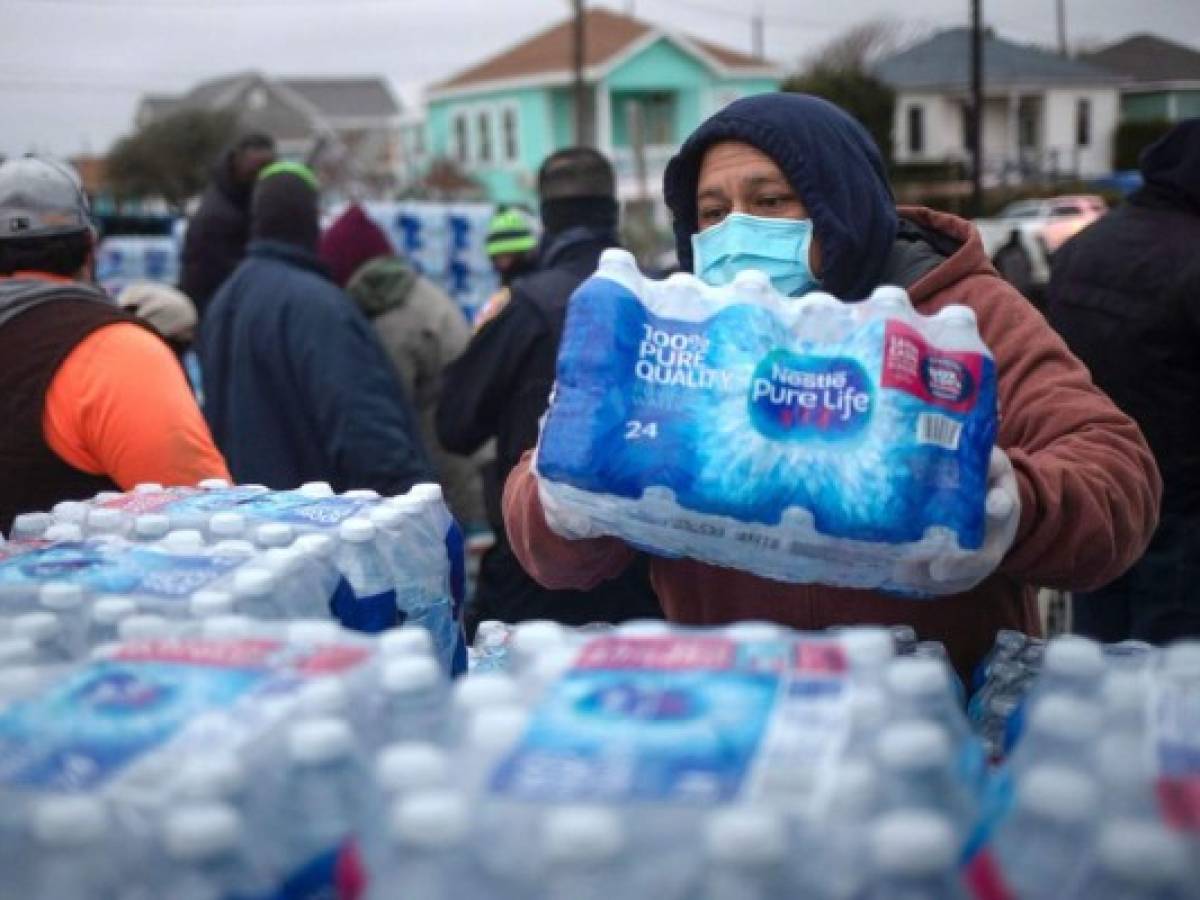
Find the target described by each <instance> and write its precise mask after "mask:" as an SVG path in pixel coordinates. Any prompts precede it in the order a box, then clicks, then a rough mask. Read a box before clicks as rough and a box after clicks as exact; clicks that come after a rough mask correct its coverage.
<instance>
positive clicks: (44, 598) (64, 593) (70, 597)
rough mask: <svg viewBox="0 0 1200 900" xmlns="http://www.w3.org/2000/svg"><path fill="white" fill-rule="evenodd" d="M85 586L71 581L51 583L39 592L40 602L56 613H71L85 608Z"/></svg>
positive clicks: (43, 586)
mask: <svg viewBox="0 0 1200 900" xmlns="http://www.w3.org/2000/svg"><path fill="white" fill-rule="evenodd" d="M83 599H84V598H83V586H82V585H78V584H72V583H71V582H69V581H50V582H47V583H46V584H43V585H42V587H41V590H40V591H39V592H38V602H40V603H41V604H42V606H44V607H46V609H49V610H53V611H54V612H70V611H71V610H74V609H79V608H80V607H81V606H83Z"/></svg>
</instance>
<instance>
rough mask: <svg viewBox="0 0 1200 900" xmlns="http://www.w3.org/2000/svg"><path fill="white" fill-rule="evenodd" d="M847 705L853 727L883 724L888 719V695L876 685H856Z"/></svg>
mask: <svg viewBox="0 0 1200 900" xmlns="http://www.w3.org/2000/svg"><path fill="white" fill-rule="evenodd" d="M846 703H847V711H848V712H849V714H850V722H851V724H852V725H853V726H864V725H867V726H869V725H872V724H882V723H883V722H884V721H885V720H886V719H887V715H888V699H887V694H886V693H885V692H884V690H883V688H881V687H878V686H877V685H875V684H862V685H855V686H854V688H853V689H852V690H851V691H850V696H849V697H848V698H847V700H846Z"/></svg>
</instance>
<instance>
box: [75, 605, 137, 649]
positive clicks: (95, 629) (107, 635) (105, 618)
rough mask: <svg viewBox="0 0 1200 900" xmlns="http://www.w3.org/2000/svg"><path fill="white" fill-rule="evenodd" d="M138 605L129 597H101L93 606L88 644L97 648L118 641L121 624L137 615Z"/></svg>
mask: <svg viewBox="0 0 1200 900" xmlns="http://www.w3.org/2000/svg"><path fill="white" fill-rule="evenodd" d="M137 611H138V608H137V604H136V603H134V602H133V601H132V600H131V599H129V598H128V597H100V598H99V599H97V600H96V601H95V602H94V603H93V604H92V606H91V609H90V610H89V617H88V635H87V644H88V646H89V647H96V646H99V645H100V644H108V643H111V642H113V641H115V640H117V629H118V626H120V624H121V622H122V621H124V620H125V619H128V618H129V617H130V616H135V615H137Z"/></svg>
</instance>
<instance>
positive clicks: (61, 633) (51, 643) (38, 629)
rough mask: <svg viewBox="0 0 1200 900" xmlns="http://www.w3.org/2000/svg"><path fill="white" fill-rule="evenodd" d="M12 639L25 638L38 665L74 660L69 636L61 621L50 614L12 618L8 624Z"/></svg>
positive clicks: (41, 612) (32, 614) (24, 614)
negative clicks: (33, 652) (32, 649)
mask: <svg viewBox="0 0 1200 900" xmlns="http://www.w3.org/2000/svg"><path fill="white" fill-rule="evenodd" d="M9 632H10V634H11V636H12V637H14V638H25V639H27V640H28V641H30V643H32V644H33V646H34V651H35V653H36V654H37V659H36V662H37V663H38V664H40V665H50V664H53V663H64V662H69V661H71V660H72V659H74V658H75V655H76V654H75V653H74V652H73V648H72V647H71V642H70V636H69V635H68V633H67V629H66V628H64V627H63V622H62V619H60V618H59V617H58V616H56V615H55V614H54V613H52V612H45V611H39V612H30V613H22V614H21V615H19V616H14V617H13V619H12V621H11V622H10V623H9Z"/></svg>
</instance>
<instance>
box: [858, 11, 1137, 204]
mask: <svg viewBox="0 0 1200 900" xmlns="http://www.w3.org/2000/svg"><path fill="white" fill-rule="evenodd" d="M970 43H971V33H970V31H969V30H968V29H966V28H953V29H949V30H947V31H942V32H939V33H937V34H935V35H933V36H932V37H930V38H929V39H927V40H925V41H922V42H921V43H919V44H917V45H916V46H913V47H910V48H908V49H907V50H904V51H903V52H901V53H897V54H896V55H894V56H891V57H889V58H887V59H885V60H883V61H882V62H880V63H879V65H878V66H877V67H876V74H877V75H878V76H879V77H880V78H881V79H882V80H883V81H885V82H887V83H888V84H889V85H891V86H892V88H893V89H894V90H895V91H896V112H895V122H894V134H895V158H896V161H897V162H899V163H923V162H948V161H955V162H963V161H966V160H967V158H968V133H967V103H968V100H969V97H970V93H969V92H970V59H971V55H970ZM983 81H984V103H983V156H984V163H983V170H984V177H985V179H986V180H987V181H989V182H991V183H1001V182H1009V181H1021V180H1024V179H1026V178H1030V177H1035V176H1036V177H1044V176H1047V175H1049V176H1054V175H1073V176H1078V177H1085V178H1086V177H1092V176H1097V175H1103V174H1105V173H1108V172H1111V171H1112V160H1113V132H1114V130H1115V129H1116V126H1117V118H1118V113H1119V108H1120V90H1119V88H1120V85H1121V83H1122V82H1123V81H1124V78H1123V77H1122V76H1121V75H1119V74H1116V73H1113V72H1110V71H1108V70H1106V69H1101V68H1099V67H1098V66H1094V65H1090V64H1088V63H1085V62H1080V61H1077V60H1073V59H1069V58H1066V57H1063V56H1059V55H1057V54H1055V53H1051V52H1049V51H1047V50H1043V49H1041V48H1039V47H1032V46H1028V45H1024V44H1018V43H1015V42H1013V41H1008V40H1004V39H1003V38H1000V37H997V36H996V35H995V33H994V32H992V31H991V30H990V29H989V30H988V32H987V34H986V35H985V37H984V41H983Z"/></svg>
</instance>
